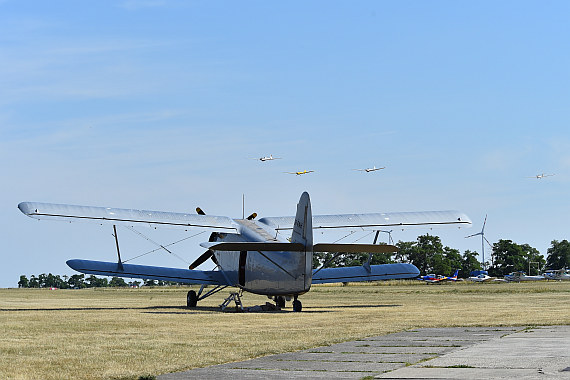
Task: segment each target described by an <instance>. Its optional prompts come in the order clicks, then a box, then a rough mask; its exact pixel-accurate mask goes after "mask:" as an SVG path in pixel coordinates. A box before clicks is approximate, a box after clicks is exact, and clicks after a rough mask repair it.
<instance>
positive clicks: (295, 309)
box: [293, 300, 303, 312]
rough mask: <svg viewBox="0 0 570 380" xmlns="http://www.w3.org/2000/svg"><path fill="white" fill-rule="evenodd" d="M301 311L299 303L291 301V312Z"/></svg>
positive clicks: (301, 306)
mask: <svg viewBox="0 0 570 380" xmlns="http://www.w3.org/2000/svg"><path fill="white" fill-rule="evenodd" d="M302 309H303V305H301V301H299V300H295V301H293V311H297V312H299V311H301V310H302Z"/></svg>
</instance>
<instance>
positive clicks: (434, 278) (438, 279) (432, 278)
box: [418, 269, 459, 284]
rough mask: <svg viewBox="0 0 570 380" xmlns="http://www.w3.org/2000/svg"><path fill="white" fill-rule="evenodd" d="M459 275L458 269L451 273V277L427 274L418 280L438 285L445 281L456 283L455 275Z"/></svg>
mask: <svg viewBox="0 0 570 380" xmlns="http://www.w3.org/2000/svg"><path fill="white" fill-rule="evenodd" d="M458 274H459V269H457V270H456V271H455V273H453V276H450V277H446V276H442V275H437V276H436V275H435V274H428V275H426V276H422V277H418V280H421V281H425V282H426V283H427V284H438V283H442V282H445V281H453V282H455V281H457V275H458Z"/></svg>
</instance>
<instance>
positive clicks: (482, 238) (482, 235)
mask: <svg viewBox="0 0 570 380" xmlns="http://www.w3.org/2000/svg"><path fill="white" fill-rule="evenodd" d="M486 223H487V214H485V220H484V221H483V228H481V232H477V233H476V234H473V235H469V236H465V238H466V239H467V238H470V237H473V236H478V235H481V255H482V258H483V260H482V261H483V269H485V270H486V269H487V268H485V242H487V244H489V246H490V247H492V245H491V243H489V240H487V238H486V237H485V224H486Z"/></svg>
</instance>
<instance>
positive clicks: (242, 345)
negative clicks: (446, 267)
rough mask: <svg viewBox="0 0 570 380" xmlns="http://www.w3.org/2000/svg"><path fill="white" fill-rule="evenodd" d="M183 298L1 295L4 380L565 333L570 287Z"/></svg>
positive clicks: (395, 287)
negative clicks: (416, 335) (434, 340)
mask: <svg viewBox="0 0 570 380" xmlns="http://www.w3.org/2000/svg"><path fill="white" fill-rule="evenodd" d="M187 291H188V288H187V287H173V288H165V289H163V288H154V289H83V290H47V289H0V378H1V379H63V378H70V379H71V378H73V379H138V378H139V376H145V375H158V374H161V373H166V372H172V371H180V370H185V369H189V368H193V367H202V366H207V365H211V364H217V363H224V362H230V361H238V360H244V359H248V358H254V357H257V356H262V355H267V354H274V353H280V352H286V351H293V350H299V349H305V348H309V347H315V346H319V345H326V344H330V343H336V342H341V341H346V340H352V339H356V338H362V337H366V336H373V335H381V334H386V333H391V332H396V331H401V330H405V329H412V328H420V327H446V326H513V325H514V326H517V325H520V326H528V325H551V324H564V325H568V324H570V311H569V309H568V304H570V282H541V283H508V284H505V283H501V284H466V283H461V284H459V283H458V284H443V285H425V284H421V283H419V282H411V281H409V282H397V281H394V282H386V283H378V284H365V285H364V284H354V285H352V284H351V285H349V286H340V285H339V286H326V285H322V286H314V287H313V288H312V290H311V291H310V292H309V293H307V294H305V295H304V296H302V297H301V300H302V302H303V312H301V313H294V312H292V310H291V307H290V303H288V305H287V306H288V307H287V308H286V309H285V310H283V311H280V312H260V313H236V312H221V311H220V310H219V308H218V305H219V304H220V303H221V301H222V299H223V297H225V296H226V295H227V292H226V293H224V292H221V293H218V294H217V295H214V296H212V297H210V298H208V299H206V300H204V301H201V302H200V303H199V306H198V308H196V309H195V310H189V309H186V308H185V307H184V306H183V305H185V300H186V292H187ZM266 301H268V299H267V298H266V297H262V296H256V295H251V294H245V295H244V297H243V302H244V305H245V306H253V305H262V304H265V302H266Z"/></svg>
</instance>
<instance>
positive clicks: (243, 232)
mask: <svg viewBox="0 0 570 380" xmlns="http://www.w3.org/2000/svg"><path fill="white" fill-rule="evenodd" d="M18 208H19V209H20V210H21V211H22V212H23V213H24V214H26V215H27V216H29V217H32V218H36V219H56V220H64V221H70V222H73V221H91V222H95V223H99V224H111V225H113V228H115V225H127V226H129V227H132V226H136V225H146V226H149V227H152V228H159V227H170V228H172V227H174V228H180V229H183V230H189V229H194V228H197V229H206V230H210V231H211V235H210V239H209V241H208V242H205V243H201V244H200V245H201V246H203V247H204V248H206V249H207V251H206V252H205V253H204V254H202V255H201V256H200V257H199V258H198V259H197V260H196V261H195V262H194V263H193V264H192V265H191V266H190V268H191V269H181V268H166V267H156V266H147V265H133V264H124V263H122V262H121V259H120V253H119V251H117V253H119V257H118V262H103V261H90V260H81V259H74V260H69V261H67V265H69V266H70V267H71V268H73V269H74V270H76V271H78V272H81V273H86V274H94V275H103V276H117V277H127V278H142V279H152V280H165V281H173V282H178V283H184V284H202V288H201V289H200V291H199V292H198V293H196V292H195V291H194V290H191V291H189V292H188V295H187V305H188V307H195V306H196V304H197V302H198V301H200V300H202V299H204V298H206V297H208V296H210V295H212V294H214V293H217V292H218V291H220V290H221V289H223V288H226V287H228V286H231V287H236V288H239V289H241V290H243V291H247V292H251V293H256V294H263V295H267V296H268V297H270V298H272V299H274V300H275V302H276V304H277V305H278V306H280V307H283V306H285V300H286V299H288V300H290V299H294V301H293V310H295V311H301V302H300V301H299V300H298V297H299V295H301V294H304V293H306V292H308V291H309V289H310V288H311V284H323V283H333V282H354V281H376V280H388V279H403V278H415V277H417V276H418V275H419V270H418V268H416V267H415V266H414V265H412V264H404V263H400V264H384V265H369V264H365V265H363V266H355V267H343V268H324V269H323V268H319V269H313V252H348V253H360V252H365V253H369V254H370V253H378V252H396V251H397V248H396V247H395V246H393V245H376V244H334V243H331V244H328V243H315V244H313V230H319V229H321V230H331V229H351V230H357V229H358V230H369V231H375V230H376V231H377V230H379V229H382V228H385V227H398V228H406V227H412V226H442V225H454V226H459V227H461V226H470V225H471V220H469V218H468V217H467V216H466V215H465V214H463V213H460V212H458V211H430V212H402V213H370V214H343V215H315V216H312V213H311V202H310V199H309V194H308V193H306V192H304V193H303V194H302V195H301V198H300V200H299V203H298V204H297V213H296V215H295V216H282V217H264V218H261V219H259V220H254V218H255V216H254V215H252V216H250V217H249V218H244V219H232V218H229V217H225V216H212V215H205V214H204V213H203V212H202V211H201V210H200V209H197V211H198V214H197V215H196V214H184V213H173V212H158V211H144V210H130V209H118V208H105V207H89V206H73V205H64V204H49V203H36V202H22V203H20V204H19V205H18ZM280 233H286V234H287V235H289V233H290V238H288V239H285V238H282V237H281V235H280ZM115 237H116V231H115ZM117 248H118V242H117ZM210 258H211V259H212V260H213V261H214V262H215V263H216V265H217V268H216V270H211V271H202V270H195V269H193V268H195V267H196V266H198V265H200V264H201V263H203V262H204V261H205V260H207V259H210ZM207 285H211V286H213V288H209V289H210V290H209V291H207V292H204V290H205V289H206V286H207Z"/></svg>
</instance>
